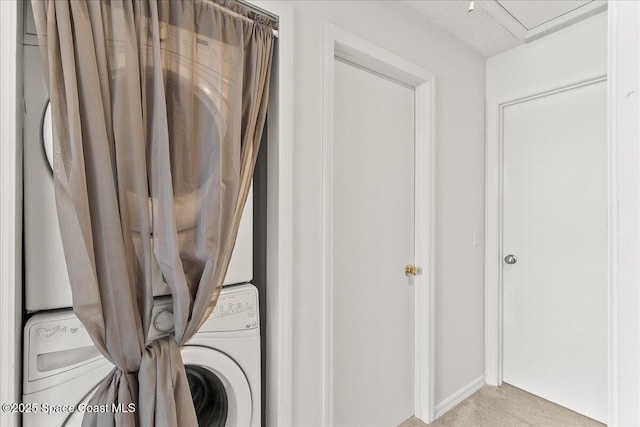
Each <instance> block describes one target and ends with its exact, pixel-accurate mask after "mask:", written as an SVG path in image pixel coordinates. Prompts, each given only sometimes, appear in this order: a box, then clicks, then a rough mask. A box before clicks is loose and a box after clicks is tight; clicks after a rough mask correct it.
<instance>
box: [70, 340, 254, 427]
mask: <svg viewBox="0 0 640 427" xmlns="http://www.w3.org/2000/svg"><path fill="white" fill-rule="evenodd" d="M182 360H183V362H184V365H185V370H186V371H187V380H188V381H189V388H190V389H191V397H192V398H193V405H194V407H195V410H196V416H197V417H198V425H199V427H237V426H248V425H251V417H252V416H253V415H254V414H253V413H252V412H253V402H252V400H251V388H250V387H249V381H248V380H247V377H246V376H245V375H244V372H243V371H242V369H241V368H240V366H238V364H237V363H236V362H235V361H234V360H233V359H231V358H230V357H229V356H227V355H226V354H224V353H221V352H219V351H217V350H215V349H212V348H210V347H201V346H196V345H189V346H185V347H184V348H183V349H182ZM98 386H99V384H98V385H96V386H95V387H94V388H93V389H92V390H91V391H90V392H89V393H88V394H87V395H86V397H85V398H84V399H83V401H82V402H80V403H84V404H88V403H89V401H90V400H91V398H92V397H93V395H94V393H95V392H96V390H97V389H98ZM83 416H84V413H80V412H73V413H71V414H70V415H69V417H68V418H67V419H66V421H65V423H64V424H63V425H64V426H80V425H81V424H82V418H83Z"/></svg>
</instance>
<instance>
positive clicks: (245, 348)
mask: <svg viewBox="0 0 640 427" xmlns="http://www.w3.org/2000/svg"><path fill="white" fill-rule="evenodd" d="M152 324H153V326H152V330H151V331H150V335H151V337H150V338H151V339H155V338H157V337H161V336H163V335H166V334H167V333H168V332H169V331H171V330H172V329H173V314H172V304H171V299H170V298H169V297H161V298H159V299H157V300H156V304H155V305H154V309H153V322H152ZM24 336H25V345H24V383H23V403H25V404H27V405H26V408H28V409H32V411H31V412H27V413H25V414H24V415H23V418H22V425H23V426H24V427H32V426H45V425H46V426H79V425H80V424H81V421H82V417H83V415H84V414H83V413H82V412H79V411H73V412H71V411H69V410H68V409H69V408H68V407H73V408H80V409H81V408H82V407H83V406H82V404H84V405H86V404H87V403H88V402H89V399H90V398H91V397H92V396H93V394H94V393H95V391H96V389H97V387H98V384H99V383H100V382H101V381H102V379H103V378H105V377H106V376H107V375H108V374H109V373H110V372H111V370H112V369H113V365H112V364H111V363H110V362H109V361H107V360H106V359H105V358H104V357H103V356H102V355H101V354H100V353H99V352H98V350H97V349H96V348H95V347H94V346H93V344H92V341H91V339H90V338H89V335H88V334H87V332H86V331H85V329H84V327H83V326H82V323H80V321H79V320H78V318H77V317H76V316H75V315H74V314H73V312H72V311H71V310H64V311H53V312H48V313H37V314H35V315H33V316H32V317H31V318H30V319H29V321H28V322H27V324H26V326H25V330H24ZM182 359H183V361H184V364H185V367H186V371H187V377H188V379H189V387H190V389H191V394H192V397H193V399H194V405H195V407H196V412H197V415H198V421H199V423H200V426H201V427H204V426H220V427H222V426H226V427H247V426H251V427H258V426H260V424H261V423H260V418H261V415H260V382H261V379H260V327H259V312H258V290H257V289H256V288H255V286H253V285H251V284H245V285H238V286H230V287H226V288H224V289H223V290H222V291H221V293H220V298H219V300H218V304H217V305H216V308H215V309H214V311H213V313H212V314H211V316H210V317H209V319H208V320H207V321H206V322H205V323H204V325H203V326H202V327H201V328H200V330H199V331H198V333H196V334H195V335H194V336H193V338H192V339H191V340H190V341H189V342H188V343H187V345H186V346H184V347H183V348H182ZM143 398H144V397H143ZM64 405H66V407H65V406H64ZM35 408H37V409H36V410H35V411H34V410H33V409H35ZM65 409H66V410H65ZM47 411H48V412H51V413H47Z"/></svg>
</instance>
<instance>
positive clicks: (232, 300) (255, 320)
mask: <svg viewBox="0 0 640 427" xmlns="http://www.w3.org/2000/svg"><path fill="white" fill-rule="evenodd" d="M259 322H260V316H259V310H258V290H257V289H256V288H255V286H253V285H240V286H233V287H230V288H226V289H225V292H223V293H221V294H220V298H218V303H217V304H216V306H215V308H214V309H213V312H212V313H211V316H209V319H208V320H207V321H206V322H205V324H204V325H202V327H201V328H200V332H225V331H227V332H232V331H243V330H250V329H256V328H258V325H259Z"/></svg>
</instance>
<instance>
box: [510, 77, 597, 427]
mask: <svg viewBox="0 0 640 427" xmlns="http://www.w3.org/2000/svg"><path fill="white" fill-rule="evenodd" d="M606 110H607V93H606V83H605V82H598V83H592V84H588V85H585V86H581V87H577V88H573V89H569V90H566V91H562V92H559V93H555V94H551V95H547V96H542V97H539V98H536V99H533V100H528V101H525V102H521V103H518V104H515V105H511V106H507V107H506V108H505V110H504V116H503V117H504V119H503V132H504V133H503V138H504V139H503V141H504V200H503V206H504V211H503V248H504V253H503V257H505V256H507V255H510V254H512V255H515V256H516V257H517V261H516V262H515V263H514V264H507V263H506V262H503V298H504V300H503V306H504V312H503V316H504V317H503V333H504V346H503V351H504V353H503V379H504V381H505V382H507V383H509V384H512V385H514V386H516V387H519V388H522V389H524V390H526V391H529V392H531V393H533V394H536V395H538V396H541V397H543V398H545V399H548V400H551V401H553V402H556V403H558V404H560V405H562V406H565V407H567V408H569V409H572V410H574V411H576V412H579V413H582V414H584V415H587V416H589V417H591V418H594V419H596V420H599V421H603V422H604V421H606V413H607V245H608V243H607V146H606V145H607V123H606Z"/></svg>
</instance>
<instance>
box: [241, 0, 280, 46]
mask: <svg viewBox="0 0 640 427" xmlns="http://www.w3.org/2000/svg"><path fill="white" fill-rule="evenodd" d="M236 1H237V2H238V3H240V4H241V5H243V6H244V7H246V8H248V9H249V10H251V11H252V12H253V13H256V14H258V15H262V16H265V17H267V18H268V19H269V20H270V21H271V22H273V23H274V24H276V25H277V24H278V22H279V20H280V19H279V18H278V15H274V14H273V13H271V12H268V11H266V10H265V9H263V8H261V7H259V6H256V5H254V4H252V3H250V2H248V1H247V0H236ZM273 36H274V37H275V38H278V37H279V36H280V33H279V32H278V30H277V29H276V28H274V29H273Z"/></svg>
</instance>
